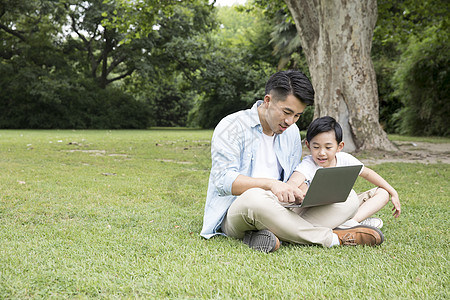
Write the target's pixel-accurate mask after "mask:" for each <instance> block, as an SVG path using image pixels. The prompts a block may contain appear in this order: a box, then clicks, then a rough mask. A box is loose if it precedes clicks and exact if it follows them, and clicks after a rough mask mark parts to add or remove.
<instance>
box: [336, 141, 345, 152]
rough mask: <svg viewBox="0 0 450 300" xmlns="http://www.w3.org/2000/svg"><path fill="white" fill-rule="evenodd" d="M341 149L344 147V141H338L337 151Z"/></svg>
mask: <svg viewBox="0 0 450 300" xmlns="http://www.w3.org/2000/svg"><path fill="white" fill-rule="evenodd" d="M342 149H344V141H342V142H340V143H339V145H338V148H337V152H340V151H341V150H342Z"/></svg>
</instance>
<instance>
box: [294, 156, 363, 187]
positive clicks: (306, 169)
mask: <svg viewBox="0 0 450 300" xmlns="http://www.w3.org/2000/svg"><path fill="white" fill-rule="evenodd" d="M354 165H362V166H363V167H362V168H361V172H362V171H363V169H364V164H363V163H362V162H361V161H359V159H357V158H356V157H354V156H353V155H351V154H348V153H345V152H338V153H336V167H341V166H354ZM320 168H322V167H320V166H318V165H317V164H316V162H315V161H314V159H313V158H312V156H311V155H308V156H305V157H304V158H303V159H302V161H301V162H300V163H299V165H298V166H297V168H295V171H297V172H300V173H302V174H303V175H305V177H306V182H307V183H308V184H309V183H310V182H311V180H312V179H313V177H314V175H315V174H316V171H317V170H318V169H320ZM361 172H359V174H361Z"/></svg>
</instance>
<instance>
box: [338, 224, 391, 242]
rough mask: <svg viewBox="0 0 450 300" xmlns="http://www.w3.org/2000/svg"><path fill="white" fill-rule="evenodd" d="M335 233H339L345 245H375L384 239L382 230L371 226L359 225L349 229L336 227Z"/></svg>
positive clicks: (340, 239)
mask: <svg viewBox="0 0 450 300" xmlns="http://www.w3.org/2000/svg"><path fill="white" fill-rule="evenodd" d="M333 233H336V234H337V235H338V237H339V242H340V244H341V245H345V246H356V245H367V246H375V245H380V244H381V243H383V241H384V236H383V233H382V232H381V230H380V229H378V228H375V227H371V226H364V225H359V226H355V227H352V228H349V229H334V230H333Z"/></svg>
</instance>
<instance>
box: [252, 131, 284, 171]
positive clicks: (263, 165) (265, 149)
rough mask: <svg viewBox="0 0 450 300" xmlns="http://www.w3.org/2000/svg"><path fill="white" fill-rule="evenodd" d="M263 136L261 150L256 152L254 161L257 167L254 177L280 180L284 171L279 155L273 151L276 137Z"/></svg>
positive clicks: (260, 144)
mask: <svg viewBox="0 0 450 300" xmlns="http://www.w3.org/2000/svg"><path fill="white" fill-rule="evenodd" d="M261 136H262V138H261V142H260V143H259V148H258V150H257V151H256V157H255V161H254V164H255V166H254V168H253V173H252V177H253V178H271V179H277V180H279V179H280V178H281V171H282V170H283V169H282V167H281V165H280V163H279V162H278V159H277V155H276V154H275V151H274V149H273V143H274V141H275V135H272V136H268V135H266V134H264V133H263V134H262V135H261Z"/></svg>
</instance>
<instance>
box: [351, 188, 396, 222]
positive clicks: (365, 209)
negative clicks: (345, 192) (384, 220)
mask: <svg viewBox="0 0 450 300" xmlns="http://www.w3.org/2000/svg"><path fill="white" fill-rule="evenodd" d="M388 202H389V193H388V192H387V191H386V190H385V189H382V188H378V189H377V190H376V192H375V194H374V195H373V196H372V197H370V198H369V199H368V200H366V201H365V202H363V203H362V204H361V206H360V207H359V208H358V211H357V212H356V214H355V216H354V217H353V218H352V219H353V220H355V221H356V222H361V221H363V220H365V219H367V218H368V217H370V216H372V215H374V214H375V213H376V212H378V211H379V210H380V209H382V208H383V207H384V206H385V205H386V204H387V203H388Z"/></svg>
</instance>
